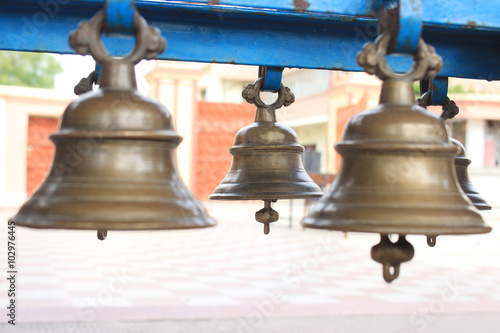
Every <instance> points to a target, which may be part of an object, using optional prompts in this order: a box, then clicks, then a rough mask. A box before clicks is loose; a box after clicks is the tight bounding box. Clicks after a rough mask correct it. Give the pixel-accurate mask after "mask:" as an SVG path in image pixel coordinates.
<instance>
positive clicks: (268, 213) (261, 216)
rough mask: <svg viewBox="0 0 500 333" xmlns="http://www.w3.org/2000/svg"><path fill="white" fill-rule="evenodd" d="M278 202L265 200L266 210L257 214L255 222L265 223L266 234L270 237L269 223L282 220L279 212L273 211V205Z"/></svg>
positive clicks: (263, 209)
mask: <svg viewBox="0 0 500 333" xmlns="http://www.w3.org/2000/svg"><path fill="white" fill-rule="evenodd" d="M276 201H278V200H277V199H266V200H264V208H262V209H261V210H259V211H258V212H256V213H255V220H256V221H257V222H261V223H264V234H265V235H268V234H269V231H270V229H271V228H270V226H269V223H271V222H276V221H278V219H279V218H280V215H279V213H278V212H277V211H275V210H274V209H272V207H271V203H272V202H276Z"/></svg>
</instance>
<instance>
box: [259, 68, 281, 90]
mask: <svg viewBox="0 0 500 333" xmlns="http://www.w3.org/2000/svg"><path fill="white" fill-rule="evenodd" d="M261 70H262V73H261ZM283 70H284V68H283V67H266V66H261V67H259V77H261V76H264V85H263V86H262V91H269V92H278V90H280V87H281V80H282V77H283ZM261 74H262V75H261Z"/></svg>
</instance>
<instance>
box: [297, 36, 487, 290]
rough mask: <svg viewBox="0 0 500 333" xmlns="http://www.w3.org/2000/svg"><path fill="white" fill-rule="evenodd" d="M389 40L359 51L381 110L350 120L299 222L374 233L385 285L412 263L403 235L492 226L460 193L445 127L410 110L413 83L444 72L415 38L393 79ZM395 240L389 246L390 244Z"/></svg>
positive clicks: (453, 148) (384, 38)
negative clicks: (324, 185) (408, 62)
mask: <svg viewBox="0 0 500 333" xmlns="http://www.w3.org/2000/svg"><path fill="white" fill-rule="evenodd" d="M390 40H391V35H390V34H389V33H385V34H383V35H381V36H379V38H378V39H377V41H376V43H375V44H367V45H365V47H364V49H363V51H362V52H361V53H360V54H359V55H358V64H359V65H360V66H362V67H364V68H365V70H366V71H367V72H368V73H370V74H377V76H378V77H379V78H380V79H382V80H384V82H383V85H382V91H381V95H380V104H379V105H378V106H377V107H376V108H374V109H372V110H368V111H364V112H361V113H359V114H357V115H355V116H354V117H353V118H352V119H351V120H350V121H349V123H348V124H347V126H346V128H345V131H344V136H343V138H342V141H341V142H340V143H338V144H337V145H336V146H335V148H336V150H337V151H338V152H339V154H340V155H342V161H341V164H340V169H339V172H338V175H337V177H336V179H335V181H334V182H333V184H332V186H331V188H330V190H329V192H328V193H327V194H326V195H325V196H324V197H323V198H321V199H320V201H319V202H318V203H317V204H316V205H315V206H314V207H313V208H312V210H311V211H310V213H309V215H308V216H307V217H306V218H304V219H303V221H302V224H303V226H305V227H307V228H317V229H328V230H339V231H344V232H347V231H355V232H375V233H380V234H381V242H380V243H379V244H378V245H376V246H374V247H373V249H372V253H371V254H372V258H373V259H374V260H376V261H377V262H379V263H381V264H382V265H383V276H384V279H385V280H386V281H387V282H391V281H393V280H394V279H396V278H397V277H398V275H399V270H400V264H401V263H402V262H406V261H409V260H411V259H412V257H413V254H414V249H413V246H411V244H410V243H409V242H408V241H407V240H406V238H405V236H406V235H408V234H424V235H426V236H427V237H428V242H429V243H430V244H431V245H433V244H435V241H436V236H437V235H442V234H478V233H486V232H489V231H490V230H491V228H490V227H489V226H487V225H485V223H484V222H483V220H482V218H481V216H480V215H479V214H478V213H477V212H476V211H475V209H473V206H472V205H471V203H470V201H469V200H468V199H467V197H466V196H465V195H463V192H462V191H461V190H460V189H459V184H458V182H457V179H456V176H455V171H454V165H453V157H454V156H455V155H456V154H457V153H458V150H459V149H458V148H457V147H456V146H455V145H453V144H452V143H451V142H450V140H449V138H448V134H447V131H446V128H445V125H444V123H443V121H442V120H441V119H440V118H439V117H437V116H435V115H433V114H431V113H430V112H428V111H427V110H425V109H424V108H421V107H419V106H417V105H414V91H413V86H412V81H414V80H419V79H421V78H423V77H429V78H430V77H433V76H434V75H435V73H436V72H437V71H439V70H440V68H441V66H442V61H441V58H440V57H439V56H438V55H437V54H436V53H435V51H434V48H432V47H431V46H428V45H426V44H425V43H424V41H423V40H422V39H421V40H420V42H419V45H418V48H417V51H416V54H415V55H414V61H415V64H414V65H413V67H412V69H411V70H410V72H409V73H406V74H396V73H393V72H392V71H391V70H390V68H389V66H388V65H387V62H386V60H385V54H386V50H387V48H388V45H389V42H390ZM390 234H399V240H398V241H397V242H395V243H393V242H391V241H390V240H389V238H388V235H390Z"/></svg>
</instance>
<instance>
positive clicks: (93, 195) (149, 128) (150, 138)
mask: <svg viewBox="0 0 500 333" xmlns="http://www.w3.org/2000/svg"><path fill="white" fill-rule="evenodd" d="M108 65H110V64H108ZM109 67H110V66H108V67H106V66H105V67H104V68H103V76H102V79H101V89H100V90H99V91H97V92H95V93H94V92H89V93H86V94H84V95H82V96H81V97H80V98H79V99H77V100H75V101H74V102H72V103H71V104H70V105H69V106H68V108H67V109H66V110H65V112H64V114H63V116H62V118H61V121H60V128H59V131H58V132H57V133H55V134H53V135H52V136H51V137H50V139H51V140H52V141H53V142H54V143H55V146H56V150H55V156H54V162H53V164H52V167H51V169H50V172H49V174H48V176H47V178H46V179H45V181H44V182H43V183H42V184H41V186H40V187H39V188H38V189H37V190H36V192H35V193H34V194H33V196H32V197H31V198H30V199H29V200H28V201H27V202H26V203H25V204H24V205H23V206H22V208H21V210H20V211H19V213H18V214H17V215H16V216H15V217H14V218H13V220H14V221H16V223H17V224H18V225H20V226H27V227H33V228H65V229H94V230H96V229H97V230H140V229H179V228H181V229H182V228H198V227H209V226H212V225H214V224H215V221H214V220H213V219H211V218H210V217H209V216H208V215H207V213H206V211H205V209H204V208H203V207H202V205H201V204H200V203H199V202H198V201H197V200H196V199H195V198H194V196H193V195H192V194H191V192H190V191H189V190H188V188H187V187H186V186H185V185H184V183H183V182H182V180H181V178H180V176H179V174H178V170H177V164H176V161H175V154H174V152H175V148H176V147H177V145H178V144H179V143H180V142H181V140H182V138H181V137H180V136H178V135H177V133H176V132H175V131H174V127H173V123H172V119H171V116H170V114H169V112H168V111H167V109H166V108H165V107H164V106H162V105H161V104H159V103H158V102H156V101H154V100H152V99H149V98H147V97H144V96H141V95H140V94H139V93H138V92H137V91H136V89H135V77H134V76H133V68H132V73H129V74H130V75H129V77H128V78H127V76H125V78H124V76H123V75H121V76H118V77H115V76H110V75H108V74H109V73H107V72H105V69H106V70H109V69H110V68H109ZM111 67H112V66H111ZM111 69H113V68H111ZM117 80H119V81H117Z"/></svg>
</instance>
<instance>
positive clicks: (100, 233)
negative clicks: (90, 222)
mask: <svg viewBox="0 0 500 333" xmlns="http://www.w3.org/2000/svg"><path fill="white" fill-rule="evenodd" d="M107 236H108V231H107V230H97V239H99V240H102V241H103V240H105V239H106V237H107Z"/></svg>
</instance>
